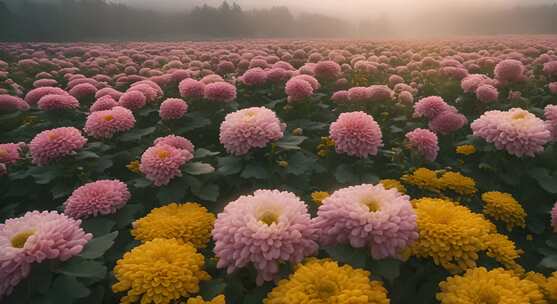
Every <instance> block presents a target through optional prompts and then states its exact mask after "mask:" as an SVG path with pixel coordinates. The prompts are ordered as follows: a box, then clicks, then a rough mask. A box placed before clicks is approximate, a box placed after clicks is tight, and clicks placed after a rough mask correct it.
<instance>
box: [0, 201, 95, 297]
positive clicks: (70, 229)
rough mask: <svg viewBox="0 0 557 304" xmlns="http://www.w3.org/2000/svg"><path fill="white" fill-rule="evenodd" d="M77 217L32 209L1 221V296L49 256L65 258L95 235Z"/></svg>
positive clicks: (78, 251) (74, 253)
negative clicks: (16, 216)
mask: <svg viewBox="0 0 557 304" xmlns="http://www.w3.org/2000/svg"><path fill="white" fill-rule="evenodd" d="M80 224H81V221H80V220H74V219H72V218H69V217H67V216H65V215H63V214H58V213H57V212H55V211H52V212H48V211H43V212H39V211H32V212H27V213H26V214H25V215H24V216H22V217H19V218H12V219H8V220H6V222H5V223H4V224H0V278H2V280H0V299H1V298H2V297H3V296H5V295H8V294H10V293H11V292H12V291H13V289H14V287H15V286H16V285H17V284H18V283H19V282H20V281H21V280H23V279H24V278H25V277H27V275H29V272H30V270H31V264H32V263H35V262H37V263H40V262H42V261H44V260H46V259H57V260H60V261H66V260H68V259H70V258H71V257H73V256H75V255H77V254H79V253H80V252H81V251H82V250H83V247H84V246H85V244H87V242H88V241H89V240H91V238H92V237H93V236H92V235H91V234H90V233H85V231H83V229H81V227H80Z"/></svg>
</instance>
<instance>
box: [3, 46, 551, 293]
mask: <svg viewBox="0 0 557 304" xmlns="http://www.w3.org/2000/svg"><path fill="white" fill-rule="evenodd" d="M555 142H557V37H554V36H513V37H505V38H485V37H477V38H472V37H470V38H459V39H456V38H455V39H446V40H431V41H426V40H421V41H420V40H407V41H357V40H315V41H311V40H307V41H294V40H236V41H215V42H183V43H126V44H122V43H120V44H93V43H91V44H88V43H81V44H78V43H74V44H54V43H19V44H16V43H11V44H10V43H0V223H1V224H0V303H17V304H25V303H41V304H66V303H68V304H69V303H80V304H82V303H91V304H93V303H142V304H147V303H157V304H160V303H184V304H202V303H211V304H224V303H230V304H255V303H265V304H298V303H299V304H319V303H335V304H356V303H358V304H366V303H374V304H384V303H393V304H399V303H400V304H405V303H412V304H416V303H424V304H425V303H443V304H468V303H489V304H495V303H505V304H507V303H508V304H511V303H517V304H525V303H536V304H543V303H547V304H551V303H557V203H556V201H557V144H555Z"/></svg>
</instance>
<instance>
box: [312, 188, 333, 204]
mask: <svg viewBox="0 0 557 304" xmlns="http://www.w3.org/2000/svg"><path fill="white" fill-rule="evenodd" d="M329 196H330V194H329V192H325V191H317V192H313V193H311V200H312V201H313V202H314V203H316V204H317V205H321V204H322V203H323V200H325V199H326V198H327V197H329Z"/></svg>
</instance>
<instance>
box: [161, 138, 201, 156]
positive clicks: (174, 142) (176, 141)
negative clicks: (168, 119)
mask: <svg viewBox="0 0 557 304" xmlns="http://www.w3.org/2000/svg"><path fill="white" fill-rule="evenodd" d="M153 144H154V145H155V146H156V145H160V144H164V145H169V146H172V147H174V148H176V149H182V150H186V151H188V152H190V153H191V154H193V151H194V149H195V147H194V146H193V144H192V143H191V141H189V139H187V138H185V137H182V136H176V135H168V136H164V137H159V138H157V139H155V141H154V142H153Z"/></svg>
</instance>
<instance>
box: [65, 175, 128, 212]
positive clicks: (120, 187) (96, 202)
mask: <svg viewBox="0 0 557 304" xmlns="http://www.w3.org/2000/svg"><path fill="white" fill-rule="evenodd" d="M130 197H131V194H130V191H129V190H128V186H127V185H126V184H125V183H123V182H121V181H119V180H99V181H96V182H92V183H88V184H85V185H83V186H81V187H79V188H77V189H75V190H74V191H73V193H72V195H71V196H70V197H69V198H68V200H66V202H65V203H64V213H65V214H67V215H69V216H71V217H73V218H82V217H88V216H97V215H99V214H102V215H106V214H111V213H115V212H116V211H117V210H118V209H120V208H122V207H123V206H124V205H125V204H126V203H127V202H128V200H129V199H130Z"/></svg>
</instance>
